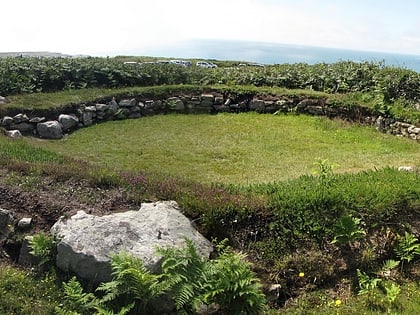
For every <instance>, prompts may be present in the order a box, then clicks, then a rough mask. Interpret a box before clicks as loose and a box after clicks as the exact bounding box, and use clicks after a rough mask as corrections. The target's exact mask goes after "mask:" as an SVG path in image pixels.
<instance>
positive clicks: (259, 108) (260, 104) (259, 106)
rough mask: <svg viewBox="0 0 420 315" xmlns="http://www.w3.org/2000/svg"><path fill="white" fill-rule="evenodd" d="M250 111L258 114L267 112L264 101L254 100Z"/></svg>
mask: <svg viewBox="0 0 420 315" xmlns="http://www.w3.org/2000/svg"><path fill="white" fill-rule="evenodd" d="M249 109H251V110H255V111H256V112H258V113H263V112H265V103H264V101H263V100H259V99H253V100H252V101H251V102H250V103H249Z"/></svg>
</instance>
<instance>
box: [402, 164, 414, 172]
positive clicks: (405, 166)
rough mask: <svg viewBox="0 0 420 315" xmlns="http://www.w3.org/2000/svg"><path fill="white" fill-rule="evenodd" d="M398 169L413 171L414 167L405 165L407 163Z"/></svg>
mask: <svg viewBox="0 0 420 315" xmlns="http://www.w3.org/2000/svg"><path fill="white" fill-rule="evenodd" d="M398 170H399V171H406V172H413V171H414V167H412V166H407V165H402V166H399V167H398Z"/></svg>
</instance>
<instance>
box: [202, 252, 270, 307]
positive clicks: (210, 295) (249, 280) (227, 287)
mask: <svg viewBox="0 0 420 315" xmlns="http://www.w3.org/2000/svg"><path fill="white" fill-rule="evenodd" d="M261 288H262V286H261V284H260V282H259V280H258V278H257V277H256V276H255V274H254V273H253V272H252V270H251V265H250V263H248V262H247V261H246V255H245V254H242V253H235V252H233V251H232V250H231V249H230V248H225V249H223V250H222V252H221V254H220V257H219V258H218V259H217V260H215V261H214V269H213V273H212V278H211V279H210V281H209V282H208V283H206V285H205V291H206V292H205V293H204V295H203V300H204V301H205V302H206V304H211V303H217V304H219V305H220V306H221V308H222V310H223V311H224V312H226V313H228V314H243V313H246V314H259V313H261V312H262V311H263V309H264V307H265V304H266V303H265V302H266V300H265V296H264V294H263V293H262V290H261Z"/></svg>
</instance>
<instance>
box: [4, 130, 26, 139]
mask: <svg viewBox="0 0 420 315" xmlns="http://www.w3.org/2000/svg"><path fill="white" fill-rule="evenodd" d="M6 136H7V137H9V138H13V139H15V138H20V137H22V133H21V132H20V131H19V130H7V131H6Z"/></svg>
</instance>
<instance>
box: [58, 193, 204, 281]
mask: <svg viewBox="0 0 420 315" xmlns="http://www.w3.org/2000/svg"><path fill="white" fill-rule="evenodd" d="M51 232H52V234H53V235H56V236H57V237H58V239H59V243H58V247H57V257H56V263H57V266H58V267H59V268H60V269H61V270H63V271H65V272H72V273H75V274H76V275H77V276H79V277H81V278H84V279H86V280H89V281H92V282H93V283H100V282H103V281H109V280H110V279H111V267H110V259H111V256H112V255H113V254H115V253H119V252H121V251H125V252H128V253H130V254H132V255H134V256H136V257H139V258H141V259H142V261H143V262H144V264H145V266H146V267H147V268H148V269H149V270H151V271H157V270H158V269H159V266H160V260H161V257H158V256H157V255H156V251H155V250H156V247H167V246H171V247H178V248H179V247H182V246H184V243H185V238H188V239H190V240H192V241H193V242H194V243H195V245H196V247H197V250H198V251H199V252H200V253H201V255H203V256H206V257H209V255H210V253H211V252H212V245H211V243H210V242H209V241H208V240H207V239H205V238H204V237H203V236H202V235H201V234H200V233H199V232H198V231H196V230H195V229H194V227H193V226H192V224H191V222H190V221H189V220H188V218H187V217H185V216H184V215H182V213H181V212H180V210H179V208H178V206H177V204H176V203H175V202H173V201H167V202H156V203H145V204H143V205H142V206H141V208H140V210H138V211H127V212H123V213H115V214H111V215H106V216H102V217H98V216H94V215H90V214H87V213H85V212H83V211H79V212H78V213H77V214H76V215H74V216H72V217H71V218H69V219H64V218H63V219H61V220H60V221H58V222H57V223H56V224H54V226H53V227H52V228H51Z"/></svg>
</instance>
